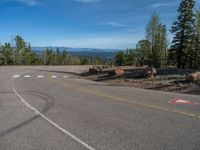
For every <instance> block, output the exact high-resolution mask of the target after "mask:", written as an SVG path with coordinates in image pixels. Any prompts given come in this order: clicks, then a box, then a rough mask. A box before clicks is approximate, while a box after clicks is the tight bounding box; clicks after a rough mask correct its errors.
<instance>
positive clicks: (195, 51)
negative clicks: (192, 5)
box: [192, 9, 200, 69]
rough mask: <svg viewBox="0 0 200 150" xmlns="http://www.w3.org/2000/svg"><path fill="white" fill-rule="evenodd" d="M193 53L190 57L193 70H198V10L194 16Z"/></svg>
mask: <svg viewBox="0 0 200 150" xmlns="http://www.w3.org/2000/svg"><path fill="white" fill-rule="evenodd" d="M194 47H195V49H194V53H193V55H192V59H193V65H192V67H193V68H194V69H198V68H200V9H199V10H197V11H196V14H195V42H194Z"/></svg>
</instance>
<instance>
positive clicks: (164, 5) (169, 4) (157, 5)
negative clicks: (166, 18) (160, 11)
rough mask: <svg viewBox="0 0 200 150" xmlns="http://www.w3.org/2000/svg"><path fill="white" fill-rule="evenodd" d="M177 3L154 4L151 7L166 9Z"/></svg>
mask: <svg viewBox="0 0 200 150" xmlns="http://www.w3.org/2000/svg"><path fill="white" fill-rule="evenodd" d="M176 3H177V2H168V3H156V4H152V5H150V6H149V7H150V8H159V7H166V6H171V5H174V4H176Z"/></svg>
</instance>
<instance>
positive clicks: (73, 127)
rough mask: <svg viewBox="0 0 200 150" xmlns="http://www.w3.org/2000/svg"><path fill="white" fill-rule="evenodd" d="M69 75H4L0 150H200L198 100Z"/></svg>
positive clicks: (57, 71) (0, 73) (63, 70)
mask: <svg viewBox="0 0 200 150" xmlns="http://www.w3.org/2000/svg"><path fill="white" fill-rule="evenodd" d="M74 69H78V67H75V68H74ZM79 69H80V68H79ZM69 70H70V71H71V70H73V67H1V68H0V150H200V96H193V95H184V94H176V93H167V92H161V91H152V90H143V89H137V88H128V87H116V86H109V85H107V84H104V83H97V82H93V81H88V80H84V79H81V78H78V77H77V76H75V75H73V74H69V73H68V71H69ZM174 98H181V99H185V100H189V101H193V102H194V104H172V103H169V102H168V101H170V100H171V99H174Z"/></svg>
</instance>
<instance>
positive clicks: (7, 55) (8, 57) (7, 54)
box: [2, 43, 13, 65]
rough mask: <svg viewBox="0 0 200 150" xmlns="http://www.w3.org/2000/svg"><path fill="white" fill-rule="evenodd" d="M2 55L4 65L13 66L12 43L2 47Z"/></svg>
mask: <svg viewBox="0 0 200 150" xmlns="http://www.w3.org/2000/svg"><path fill="white" fill-rule="evenodd" d="M2 54H3V63H4V65H12V64H13V48H12V47H11V44H10V43H5V44H4V46H2Z"/></svg>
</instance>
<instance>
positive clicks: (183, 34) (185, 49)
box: [171, 0, 195, 68]
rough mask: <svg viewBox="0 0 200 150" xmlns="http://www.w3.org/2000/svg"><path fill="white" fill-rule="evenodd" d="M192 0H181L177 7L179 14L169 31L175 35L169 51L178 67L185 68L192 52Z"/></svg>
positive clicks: (193, 2)
mask: <svg viewBox="0 0 200 150" xmlns="http://www.w3.org/2000/svg"><path fill="white" fill-rule="evenodd" d="M194 6H195V1H194V0H182V1H181V3H180V6H179V9H178V12H179V15H178V18H177V20H176V21H175V22H174V23H173V26H172V30H171V32H172V33H173V34H174V35H175V36H174V39H173V41H172V47H171V53H172V56H175V58H174V59H175V61H176V63H177V67H178V68H185V67H186V65H187V63H188V62H189V61H190V60H191V57H190V56H191V54H192V53H193V52H194V49H193V48H194V45H193V38H194V13H193V8H194Z"/></svg>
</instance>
